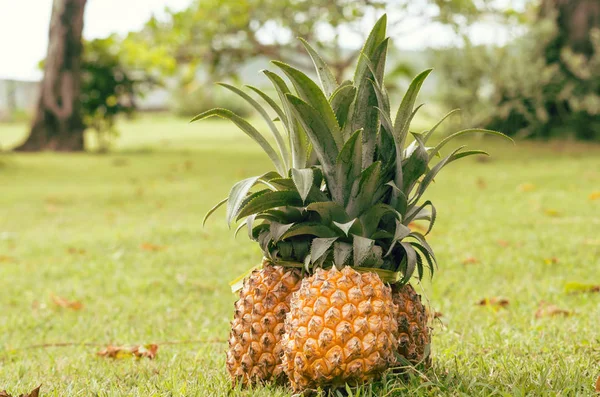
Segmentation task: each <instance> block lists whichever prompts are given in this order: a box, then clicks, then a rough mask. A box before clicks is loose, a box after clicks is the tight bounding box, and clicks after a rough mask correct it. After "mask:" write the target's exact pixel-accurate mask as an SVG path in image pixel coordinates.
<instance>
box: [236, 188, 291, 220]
mask: <svg viewBox="0 0 600 397" xmlns="http://www.w3.org/2000/svg"><path fill="white" fill-rule="evenodd" d="M301 205H302V199H301V198H300V195H299V194H298V192H294V191H277V192H272V191H269V192H266V193H265V194H262V195H260V196H259V197H257V198H255V199H253V200H251V201H250V202H249V203H248V204H247V205H246V206H244V207H243V208H242V210H241V211H240V213H239V215H238V216H237V219H241V218H243V217H245V216H248V215H252V214H256V213H259V212H262V211H266V210H269V209H272V208H277V207H285V206H296V207H298V206H301Z"/></svg>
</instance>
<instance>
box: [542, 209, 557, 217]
mask: <svg viewBox="0 0 600 397" xmlns="http://www.w3.org/2000/svg"><path fill="white" fill-rule="evenodd" d="M544 214H546V215H547V216H551V217H559V216H560V212H558V211H557V210H555V209H552V208H546V209H545V210H544Z"/></svg>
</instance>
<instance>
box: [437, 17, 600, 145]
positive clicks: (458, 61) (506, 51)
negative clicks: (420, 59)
mask: <svg viewBox="0 0 600 397" xmlns="http://www.w3.org/2000/svg"><path fill="white" fill-rule="evenodd" d="M557 34H558V31H557V29H556V25H555V23H554V21H553V20H551V19H547V20H544V21H540V22H539V23H538V24H537V25H536V26H535V27H532V28H531V29H530V30H529V32H528V33H527V34H525V35H524V36H522V37H520V38H518V39H516V40H515V41H514V42H512V43H510V44H509V45H507V46H504V47H485V46H472V45H470V44H469V43H468V41H467V45H465V47H464V48H462V49H452V50H441V51H437V52H436V53H435V62H436V66H437V68H438V70H439V71H440V75H441V79H442V81H444V85H443V86H442V87H441V91H440V95H441V100H442V102H444V104H445V105H449V106H452V107H460V108H463V109H467V111H468V113H467V114H466V115H463V121H464V122H465V124H471V125H472V124H478V125H482V126H486V127H488V128H492V129H497V130H501V131H503V132H505V133H507V134H510V135H516V136H521V137H538V138H550V137H576V138H580V139H596V140H600V32H599V31H592V35H591V36H592V42H593V44H594V47H595V53H594V55H593V56H592V57H590V58H589V59H587V58H586V57H584V56H583V55H580V54H576V53H574V52H573V51H571V50H570V49H569V48H563V49H562V50H561V52H560V58H559V59H560V61H559V62H548V61H547V60H546V59H547V58H546V50H547V48H548V47H549V45H550V44H551V43H552V41H553V40H554V38H555V37H556V35H557Z"/></svg>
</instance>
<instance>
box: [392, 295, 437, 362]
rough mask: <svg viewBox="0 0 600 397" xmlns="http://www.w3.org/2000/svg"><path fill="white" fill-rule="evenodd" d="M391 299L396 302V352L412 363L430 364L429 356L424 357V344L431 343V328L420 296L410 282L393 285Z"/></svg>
mask: <svg viewBox="0 0 600 397" xmlns="http://www.w3.org/2000/svg"><path fill="white" fill-rule="evenodd" d="M392 299H393V300H394V304H396V321H397V323H398V332H399V335H398V353H399V354H400V355H401V356H403V357H405V358H406V359H407V360H408V361H409V362H410V363H411V364H413V365H415V364H418V363H423V364H425V366H429V365H431V357H430V356H428V357H424V356H425V349H426V346H427V345H429V344H430V343H431V330H430V328H429V325H428V316H427V309H426V308H425V306H424V305H423V303H422V302H421V296H420V295H419V294H417V292H416V291H415V289H414V288H413V286H412V285H410V284H406V285H402V286H397V285H394V286H393V287H392Z"/></svg>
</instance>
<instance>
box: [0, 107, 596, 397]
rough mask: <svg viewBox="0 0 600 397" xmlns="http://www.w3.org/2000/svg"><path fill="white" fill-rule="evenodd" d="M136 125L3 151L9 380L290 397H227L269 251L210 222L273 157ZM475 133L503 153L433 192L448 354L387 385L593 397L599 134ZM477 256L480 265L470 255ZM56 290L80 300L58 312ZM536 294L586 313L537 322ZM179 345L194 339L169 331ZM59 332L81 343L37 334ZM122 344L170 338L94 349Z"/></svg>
mask: <svg viewBox="0 0 600 397" xmlns="http://www.w3.org/2000/svg"><path fill="white" fill-rule="evenodd" d="M25 129H26V127H25V126H23V125H17V126H6V125H0V142H3V145H5V146H6V145H10V144H14V143H15V142H16V141H17V140H18V139H19V137H20V135H21V134H22V133H23V132H24V131H25ZM122 132H123V135H122V137H121V138H120V140H119V144H118V148H117V150H116V151H115V152H113V153H111V154H108V155H97V154H59V155H57V154H51V153H43V154H5V155H2V156H0V283H1V285H2V293H1V294H0V390H2V389H4V388H6V389H7V390H8V391H9V392H11V393H13V394H18V393H24V392H27V391H29V390H31V389H32V388H33V387H35V386H37V385H39V384H40V383H42V384H43V387H42V391H43V395H44V396H67V395H68V396H89V395H98V396H122V395H126V396H171V395H172V396H180V395H181V396H182V395H185V396H196V395H197V396H224V395H248V396H284V395H289V394H291V393H290V391H289V390H288V389H285V388H276V387H267V388H261V389H257V390H253V391H246V392H243V391H234V392H233V393H231V394H228V393H230V391H229V390H230V389H229V381H228V378H227V374H226V372H225V363H224V352H225V349H226V342H224V341H225V340H226V338H227V336H228V327H229V321H230V318H231V316H232V310H233V306H232V304H233V302H234V300H235V296H234V295H233V294H231V292H230V291H229V286H228V282H229V281H230V280H232V279H233V278H235V277H236V276H238V275H239V274H240V273H242V272H244V271H245V270H246V269H247V268H249V267H250V266H252V265H254V264H256V263H257V262H258V261H259V260H260V258H261V254H260V251H259V250H258V249H257V247H256V246H255V245H254V244H252V243H250V242H249V241H248V240H247V238H245V236H244V235H243V234H241V235H240V236H239V237H238V239H237V240H235V239H234V238H233V235H232V232H231V231H229V230H228V229H227V227H226V226H225V224H224V221H223V219H222V218H223V212H218V213H217V214H216V215H217V216H216V217H214V218H213V219H212V220H211V221H210V222H209V223H208V225H207V227H205V228H203V227H202V218H203V216H204V213H205V212H206V211H207V210H208V209H209V208H210V207H211V206H212V205H213V204H214V203H215V202H216V201H218V200H219V199H221V198H223V197H224V196H225V195H226V194H227V193H228V190H229V187H230V186H231V184H232V183H233V182H234V181H236V180H238V179H240V178H243V177H247V176H252V175H256V174H258V173H261V172H263V171H265V170H267V169H268V163H267V161H266V160H265V159H264V158H263V156H261V154H260V153H259V151H258V149H256V148H255V147H254V146H253V145H252V143H251V142H250V141H249V139H248V138H246V137H245V136H243V135H242V134H241V133H238V132H237V131H236V130H235V128H234V127H232V126H231V125H230V124H228V123H225V122H204V123H202V124H193V125H189V124H187V123H186V122H185V121H178V120H173V119H169V118H164V117H163V118H156V117H155V118H150V119H146V118H145V119H142V120H140V121H138V122H135V123H126V124H123V125H122ZM2 140H3V141H2ZM6 142H7V143H6ZM467 142H468V143H469V144H471V143H473V144H476V145H478V146H483V147H485V148H487V149H489V151H491V153H492V154H493V157H492V159H491V160H490V161H487V162H478V161H476V160H471V159H468V160H466V161H464V162H463V163H462V164H461V163H456V164H453V165H452V166H450V167H449V168H448V169H447V170H446V171H444V172H445V173H443V174H442V176H441V177H439V178H438V180H437V181H436V183H435V186H433V187H432V188H431V191H430V192H429V196H428V197H429V198H432V199H433V200H434V201H435V203H436V206H437V209H438V221H437V224H436V227H435V229H434V231H433V233H432V235H431V244H432V245H433V246H434V249H436V251H437V256H438V259H439V262H440V269H439V272H438V273H437V274H436V276H435V277H434V280H433V283H430V282H429V281H427V282H425V283H424V284H425V285H424V289H425V292H426V295H427V298H428V299H429V302H430V304H431V306H432V308H433V309H434V310H436V311H439V312H441V313H443V317H441V319H440V320H441V321H436V322H435V324H434V337H433V359H434V366H433V368H432V369H430V370H428V371H426V372H424V373H423V374H422V376H420V377H419V376H413V377H411V378H410V379H409V380H402V379H400V378H398V377H394V376H391V375H390V376H387V377H386V378H385V379H384V382H383V383H381V384H376V385H371V386H370V387H371V388H373V394H374V395H388V396H396V395H398V396H399V395H435V396H437V395H453V396H454V395H465V396H476V395H485V396H487V395H502V396H505V395H510V396H513V395H514V396H523V395H532V396H533V395H535V396H539V395H557V394H561V395H565V396H566V395H569V396H571V395H590V394H592V393H593V383H594V382H595V379H596V378H597V377H598V375H599V374H600V364H599V363H600V328H599V327H598V319H599V318H600V294H567V293H565V291H564V286H565V284H566V283H567V282H572V281H573V282H591V283H596V284H600V273H599V272H598V269H599V266H600V233H599V232H598V231H599V230H600V200H594V201H592V200H590V199H589V196H590V194H591V193H593V192H594V191H598V190H600V163H599V160H598V159H599V158H600V147H598V146H586V145H583V144H573V143H549V144H533V143H519V144H518V145H517V146H514V147H513V146H512V145H510V144H508V143H505V142H502V141H499V140H497V139H490V140H482V141H477V140H472V141H467ZM522 184H533V185H534V189H533V190H531V191H521V189H520V188H519V186H521V185H522ZM501 240H502V244H501V243H499V241H501ZM145 243H149V244H153V245H156V246H159V247H161V248H162V249H161V250H159V251H148V250H144V249H142V248H141V246H142V245H143V244H145ZM73 252H74V253H73ZM469 257H472V258H475V259H477V263H474V264H463V261H465V259H467V258H469ZM551 258H556V259H557V262H556V263H553V261H551V260H549V259H551ZM52 294H54V295H56V296H60V297H64V298H66V299H69V300H76V301H80V302H82V303H83V305H84V306H83V308H82V309H81V310H79V311H75V310H70V309H61V308H57V307H56V306H55V305H54V304H53V303H52V300H51V296H52ZM494 296H497V297H504V298H507V299H509V300H510V304H509V305H508V307H507V308H505V309H501V310H499V311H497V312H496V311H493V310H490V309H489V308H486V307H482V306H478V305H477V304H476V303H477V302H478V301H479V300H480V299H482V298H484V297H494ZM540 301H547V302H550V303H553V304H556V305H558V306H559V307H561V308H564V309H569V310H574V311H575V315H574V316H571V317H566V318H564V317H551V318H542V319H536V318H535V316H534V313H535V311H536V309H537V307H538V304H539V303H540ZM177 341H190V342H189V343H182V344H168V343H166V342H177ZM63 342H64V343H74V345H72V346H63V347H57V346H54V347H49V346H46V347H35V345H40V344H53V343H63ZM111 343H112V344H118V345H121V344H146V343H158V344H159V345H160V347H159V351H158V356H157V358H156V359H155V360H147V359H142V360H131V359H122V360H116V361H115V360H110V359H105V358H101V357H97V356H96V355H95V353H96V351H98V350H100V349H101V348H102V345H107V344H111ZM86 344H92V345H86ZM93 344H98V346H96V345H93ZM32 346H33V347H32Z"/></svg>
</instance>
